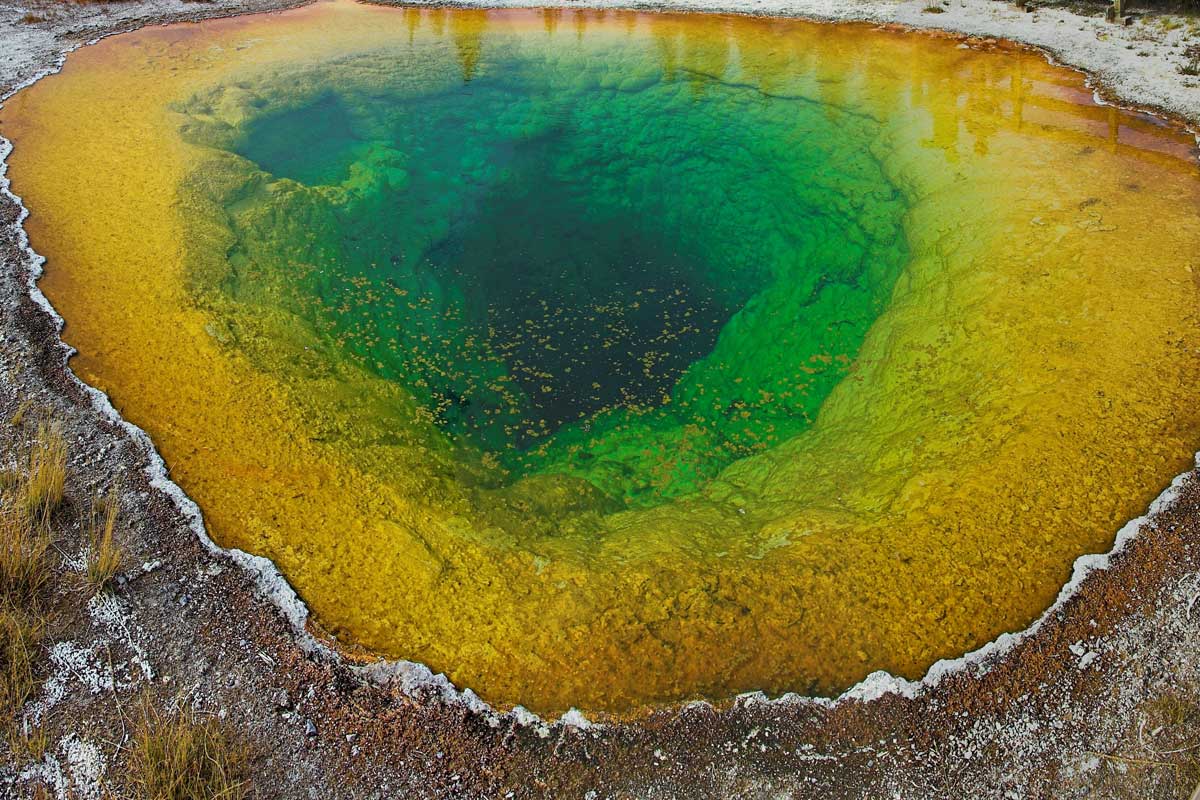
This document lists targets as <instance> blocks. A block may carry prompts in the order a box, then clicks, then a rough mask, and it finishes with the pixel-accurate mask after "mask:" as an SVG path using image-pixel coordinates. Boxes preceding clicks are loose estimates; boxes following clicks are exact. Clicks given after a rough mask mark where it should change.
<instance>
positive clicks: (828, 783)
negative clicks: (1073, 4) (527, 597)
mask: <svg viewBox="0 0 1200 800" xmlns="http://www.w3.org/2000/svg"><path fill="white" fill-rule="evenodd" d="M283 5H285V3H274V2H272V0H251V1H250V2H246V1H245V0H240V1H239V0H217V1H216V2H212V3H203V4H197V3H183V2H176V1H175V0H151V1H150V2H137V1H136V0H135V1H132V2H124V3H114V4H105V5H95V4H87V5H60V4H50V3H32V4H29V5H23V6H20V7H18V6H12V5H6V4H4V3H3V2H0V97H3V96H4V95H6V94H7V93H8V92H9V91H11V90H12V89H13V88H15V87H16V86H18V85H20V84H22V83H24V82H26V81H28V80H30V79H31V78H33V77H34V76H35V75H37V74H38V73H39V72H40V71H42V70H45V69H47V68H51V67H53V66H54V65H55V64H56V62H57V60H58V59H59V58H60V57H61V55H62V54H63V52H64V51H66V50H67V49H68V48H70V47H73V46H75V45H77V44H79V43H81V42H83V41H85V40H87V39H90V38H94V37H96V36H99V35H102V34H106V33H110V32H116V31H120V30H127V29H129V28H132V27H136V26H139V25H144V24H153V23H156V22H163V21H173V20H182V19H191V18H197V17H204V16H213V15H220V14H229V13H242V12H246V11H259V10H266V9H270V8H273V7H277V6H283ZM925 5H926V4H925V3H923V2H920V0H918V2H902V3H895V4H881V3H870V4H868V3H844V4H839V5H838V6H837V8H836V10H837V11H839V13H838V14H830V13H825V12H826V11H828V9H824V10H823V9H822V8H819V7H817V6H815V5H813V6H811V7H803V6H802V4H801V5H797V4H793V6H794V7H793V6H788V7H782V6H772V7H765V6H762V7H756V8H749V7H747V8H742V9H740V10H743V11H754V12H757V13H763V12H768V11H770V12H774V13H795V14H797V15H800V14H802V13H805V12H806V11H807V12H808V13H811V14H813V15H816V16H822V17H829V16H853V15H855V14H859V13H860V12H861V16H870V15H871V14H873V15H874V16H873V17H872V18H876V19H880V20H882V21H891V22H897V21H898V22H905V21H908V22H910V24H917V23H920V24H926V21H927V20H929V21H928V24H929V25H930V26H935V25H936V26H943V27H949V28H952V29H956V30H964V29H966V30H972V29H973V28H971V27H970V26H971V25H974V26H975V28H974V29H977V30H978V32H979V33H981V34H983V35H986V36H997V35H1012V36H1013V37H1015V38H1022V34H1021V31H1022V30H1026V29H1029V28H1033V29H1034V33H1033V34H1029V33H1028V31H1026V34H1025V36H1024V38H1025V40H1026V41H1033V42H1034V43H1035V44H1040V45H1042V46H1044V47H1047V48H1048V49H1051V50H1054V51H1055V52H1056V53H1058V56H1059V57H1060V58H1068V57H1069V56H1070V53H1071V51H1072V49H1073V48H1076V45H1075V44H1072V42H1075V41H1076V37H1075V34H1074V33H1072V34H1071V35H1070V36H1065V37H1064V36H1061V35H1057V34H1056V35H1055V36H1057V38H1055V36H1051V35H1050V34H1047V35H1046V36H1044V37H1043V40H1038V39H1037V36H1038V35H1040V34H1037V31H1036V25H1035V24H1034V23H1033V22H1030V19H1031V18H1032V16H1033V15H1032V14H1030V13H1026V12H1024V11H1023V10H1022V9H1017V8H1014V7H1011V6H1007V5H1002V4H999V3H992V2H988V0H967V2H965V3H960V2H959V1H958V0H954V8H953V9H952V10H951V11H950V12H949V13H947V14H937V15H932V14H926V13H924V12H923V11H922V10H921V9H922V8H923V6H925ZM831 8H832V6H831ZM847 9H849V10H850V11H853V12H854V13H853V14H852V13H849V12H847V13H840V12H842V11H846V10H847ZM1036 14H1037V15H1041V19H1042V21H1044V22H1048V24H1049V26H1050V30H1055V29H1057V28H1061V27H1062V26H1063V25H1068V26H1069V27H1070V29H1071V31H1076V30H1077V29H1078V30H1083V31H1085V33H1086V32H1087V31H1091V33H1090V34H1088V35H1090V36H1091V39H1090V42H1091V43H1092V44H1091V46H1090V47H1083V45H1082V44H1080V45H1078V48H1076V49H1080V51H1081V52H1082V55H1080V54H1079V53H1077V55H1078V56H1079V57H1078V58H1076V59H1074V60H1073V61H1072V63H1076V64H1078V65H1079V66H1084V67H1087V66H1089V60H1091V61H1096V60H1101V61H1104V60H1105V58H1106V56H1105V53H1111V54H1116V53H1117V51H1118V50H1121V51H1128V48H1127V47H1126V45H1127V44H1128V43H1129V42H1141V44H1138V45H1136V46H1137V47H1139V48H1142V50H1143V51H1144V52H1146V55H1144V56H1141V55H1135V56H1129V58H1133V59H1136V60H1135V61H1130V62H1128V63H1130V64H1134V65H1135V66H1136V65H1137V64H1143V63H1144V65H1145V66H1144V69H1143V70H1142V71H1141V72H1139V73H1137V74H1136V75H1132V76H1130V75H1126V76H1125V77H1123V78H1122V77H1120V76H1118V77H1117V78H1114V79H1113V80H1111V81H1109V80H1108V79H1107V78H1106V76H1104V75H1103V74H1102V75H1100V78H1101V80H1102V81H1104V83H1105V86H1107V89H1108V91H1110V92H1111V93H1112V95H1113V96H1118V97H1120V98H1121V99H1123V100H1124V101H1126V102H1131V103H1138V104H1144V105H1148V106H1154V107H1157V108H1162V109H1166V110H1169V111H1172V112H1174V113H1176V114H1179V115H1181V116H1184V117H1186V118H1188V119H1191V120H1197V119H1200V93H1198V91H1197V89H1196V86H1195V81H1194V79H1189V78H1188V77H1187V76H1182V75H1180V74H1179V72H1178V66H1179V63H1178V59H1179V52H1180V48H1181V46H1182V45H1181V44H1180V43H1179V42H1180V41H1182V42H1185V43H1186V42H1187V41H1188V40H1187V38H1186V34H1180V33H1178V32H1179V30H1181V29H1182V30H1187V28H1186V27H1183V28H1179V27H1169V26H1164V25H1162V24H1161V23H1159V22H1154V21H1151V22H1150V23H1142V24H1141V27H1142V28H1144V29H1145V30H1143V31H1141V32H1140V33H1139V32H1138V31H1137V30H1136V28H1137V26H1131V28H1134V31H1133V32H1130V28H1124V27H1121V26H1111V25H1108V26H1107V27H1103V28H1102V27H1100V26H1102V25H1105V23H1102V22H1101V21H1098V20H1096V19H1093V18H1092V17H1087V16H1077V15H1074V13H1073V12H1070V11H1066V10H1056V9H1048V10H1044V11H1039V12H1036ZM906 15H907V16H911V17H913V19H914V20H916V22H915V23H913V22H912V21H911V20H907V19H906ZM1061 15H1066V16H1062V17H1061V18H1062V19H1065V20H1067V22H1055V20H1057V19H1059V18H1060V16H1061ZM934 16H936V17H938V18H939V19H937V20H934V19H933V17H934ZM942 17H947V18H948V19H946V20H942V19H940V18H942ZM1010 17H1011V18H1013V20H1014V21H1013V22H1012V25H1011V27H1012V30H1013V31H1014V32H1013V33H1011V34H1005V33H1004V30H1005V28H1004V25H1005V24H1008V23H1004V22H1003V20H1004V19H1007V18H1010ZM972 20H974V21H972ZM989 20H990V21H989ZM996 20H1000V22H996ZM1152 26H1154V27H1152ZM1164 28H1166V29H1164ZM1096 31H1100V32H1101V33H1104V34H1105V36H1106V38H1105V39H1100V38H1098V37H1097V34H1096ZM1135 34H1136V36H1140V37H1143V38H1140V39H1139V38H1133V39H1129V40H1128V42H1127V41H1126V40H1125V39H1122V38H1121V37H1133V36H1135ZM1181 37H1183V38H1181ZM1064 41H1066V44H1063V42H1064ZM1086 41H1087V39H1086V36H1085V37H1084V38H1083V39H1079V42H1086ZM1106 48H1107V49H1106ZM1121 57H1122V58H1125V56H1121ZM1113 59H1117V55H1112V59H1110V60H1108V61H1105V63H1111V64H1117V65H1120V64H1125V63H1126V62H1125V61H1117V60H1113ZM1122 74H1124V73H1122ZM1172 76H1173V77H1172ZM1189 80H1190V81H1191V85H1189V83H1188V82H1189ZM1151 83H1153V84H1155V85H1154V87H1153V89H1152V90H1149V89H1144V87H1143V84H1151ZM1160 84H1161V85H1160ZM1139 87H1143V88H1139ZM0 119H2V114H0ZM0 130H2V128H0ZM20 216H21V209H20V206H19V205H18V204H17V203H16V202H15V201H14V200H13V199H12V198H11V197H10V196H8V195H6V194H2V193H0V375H2V376H3V377H2V379H0V461H3V462H5V463H4V464H3V466H13V465H15V464H16V463H17V460H18V456H19V454H20V453H22V452H23V449H24V448H25V447H26V446H27V443H28V440H29V439H30V437H31V436H32V435H33V430H34V429H35V427H36V424H37V421H38V420H40V419H52V420H54V421H55V422H56V423H57V424H59V425H61V426H62V428H63V430H64V432H65V433H66V440H67V443H68V448H69V455H70V471H69V479H68V486H67V502H66V504H65V507H64V508H63V509H62V510H61V511H60V513H59V518H58V520H57V528H58V530H59V531H60V536H59V540H58V541H56V542H55V548H56V551H57V552H58V554H59V555H58V557H57V560H58V561H60V562H61V567H60V573H61V575H60V580H59V581H58V582H57V588H56V591H55V593H54V598H53V611H54V614H53V615H52V621H51V624H50V630H49V635H48V636H47V638H46V641H45V643H44V652H41V653H40V654H39V659H40V661H39V663H40V668H41V670H42V672H41V674H42V677H44V678H45V682H44V684H43V686H42V688H41V690H40V692H39V694H38V695H37V696H36V698H35V699H34V701H33V702H32V703H31V704H30V705H29V706H28V707H27V708H26V712H25V715H26V718H27V720H28V721H29V722H30V723H31V724H36V725H40V726H41V727H42V728H43V729H44V730H45V732H46V734H47V737H48V738H47V748H46V750H45V752H44V753H43V754H38V755H39V757H38V758H36V759H34V758H31V757H30V756H29V754H27V753H22V752H18V751H16V750H13V749H11V746H10V745H9V744H3V743H0V797H14V798H17V797H32V796H34V793H35V792H36V791H37V790H38V787H39V786H43V787H47V788H48V789H49V791H50V795H51V796H56V797H59V798H64V799H65V798H81V799H82V798H96V799H97V800H98V798H101V797H108V796H111V797H126V796H129V789H130V787H129V784H128V780H127V777H126V775H127V773H126V769H125V767H126V762H127V760H128V752H129V738H130V732H131V727H132V721H131V714H132V713H133V712H132V709H133V708H134V707H135V706H136V704H137V703H138V702H139V701H140V700H141V698H143V697H145V698H149V700H150V701H151V702H153V703H155V704H157V705H159V706H168V705H171V704H178V705H187V706H190V707H194V708H195V709H197V710H198V711H199V712H200V713H204V714H213V715H216V716H217V717H219V718H221V719H223V720H225V721H226V722H227V724H228V725H229V727H230V728H231V729H232V730H234V731H236V732H238V734H239V735H240V736H241V738H242V739H244V740H245V741H246V743H247V744H248V746H249V748H250V752H251V758H252V769H253V786H254V791H255V796H259V797H264V798H268V797H269V798H274V797H279V798H383V797H411V798H524V797H538V798H541V797H546V798H580V799H581V800H584V799H585V798H586V799H587V800H600V798H675V797H680V798H683V797H686V798H731V797H745V798H759V797H761V798H780V797H784V798H786V797H796V798H883V797H895V798H942V797H945V798H964V797H998V798H999V797H1003V798H1043V797H1044V798H1050V797H1053V798H1076V797H1078V798H1083V797H1113V798H1118V797H1130V798H1177V797H1182V798H1187V797H1189V796H1191V795H1192V792H1193V789H1194V788H1195V787H1196V785H1197V782H1198V781H1200V607H1196V606H1197V601H1198V600H1200V473H1191V474H1189V475H1187V476H1182V477H1181V478H1180V479H1179V480H1178V481H1177V482H1176V487H1175V489H1174V490H1173V491H1171V492H1169V493H1168V495H1165V496H1164V497H1163V498H1162V499H1161V500H1160V502H1159V503H1158V504H1156V507H1155V509H1153V511H1152V514H1151V515H1150V517H1149V519H1148V520H1147V521H1144V522H1143V523H1141V524H1135V525H1132V526H1131V527H1130V528H1128V529H1127V531H1126V536H1124V537H1123V538H1122V544H1123V547H1121V548H1120V550H1119V552H1116V553H1115V554H1114V555H1113V556H1112V558H1111V559H1109V560H1108V561H1110V562H1111V563H1109V564H1108V568H1107V569H1098V570H1095V571H1091V572H1090V573H1089V574H1087V575H1086V576H1084V575H1083V574H1082V572H1081V573H1080V574H1079V576H1078V577H1079V582H1078V585H1077V587H1075V589H1074V591H1073V592H1070V593H1067V594H1065V595H1064V597H1063V598H1062V599H1061V600H1060V602H1059V604H1058V605H1056V606H1055V608H1053V609H1052V610H1051V611H1050V612H1048V614H1047V615H1046V617H1044V618H1043V620H1042V623H1041V625H1040V627H1038V629H1037V630H1036V632H1034V633H1032V634H1031V635H1027V636H1024V637H1021V638H1018V639H1014V640H1011V641H1008V642H1004V643H1001V644H1002V646H996V647H993V648H991V649H990V650H988V651H987V652H986V653H983V654H982V655H980V656H978V657H977V658H975V659H974V660H973V661H971V662H970V663H968V664H966V665H960V666H958V667H956V668H952V669H948V670H942V671H940V672H939V676H938V677H936V678H930V679H927V680H926V681H925V683H924V684H922V685H916V684H906V683H904V682H899V681H895V680H891V679H888V678H886V677H880V678H876V679H874V680H871V681H869V682H868V683H867V684H865V685H863V686H860V687H858V688H857V689H856V690H854V691H853V692H852V693H851V694H850V695H848V696H847V697H846V698H844V699H842V700H841V701H840V702H838V703H836V704H831V703H827V702H818V701H811V700H803V699H800V698H783V699H781V700H776V701H773V702H772V701H768V700H767V699H766V698H763V697H761V696H753V695H750V696H743V697H741V698H738V699H736V700H734V701H730V702H727V703H724V704H721V705H719V706H716V707H714V706H711V705H708V704H703V703H698V704H693V705H690V706H686V707H683V708H678V709H670V710H664V711H661V712H658V713H657V714H655V715H653V716H651V717H649V718H647V719H644V720H640V721H638V722H634V723H627V724H611V725H605V726H599V727H597V726H592V727H587V726H583V727H581V726H578V725H570V724H566V723H561V722H560V723H556V724H546V723H543V722H541V721H539V720H535V719H532V720H531V719H528V718H525V717H522V716H519V715H512V714H509V715H497V714H489V713H482V712H479V711H473V710H471V709H470V708H469V707H468V706H467V705H466V704H464V703H463V702H461V700H459V699H456V697H455V696H453V695H452V694H449V693H446V692H445V691H443V690H442V689H441V688H439V687H438V686H437V685H433V684H422V683H419V682H418V683H416V684H414V683H412V682H411V681H410V682H407V683H406V682H402V681H392V682H391V683H388V682H386V681H378V680H376V681H372V680H368V678H367V676H366V675H365V674H364V673H363V672H361V671H359V670H358V669H357V668H355V667H352V666H350V665H348V664H346V663H343V662H341V661H340V660H339V659H338V658H336V657H335V656H332V655H331V654H330V653H329V652H328V651H325V650H323V649H321V648H312V647H302V646H301V645H300V644H298V641H297V637H296V633H295V631H294V630H293V625H292V623H293V620H292V619H289V617H288V616H287V615H285V614H284V613H282V612H281V611H280V609H279V608H278V607H277V606H276V605H275V604H273V603H272V602H271V600H270V599H269V598H268V597H266V596H265V595H264V593H263V589H262V587H263V585H264V584H263V582H262V581H261V580H260V579H259V576H257V575H256V574H255V573H254V571H253V570H247V569H246V568H245V567H244V566H243V564H244V563H246V559H244V558H243V559H240V560H239V561H236V562H235V560H234V558H232V557H231V556H230V555H229V554H225V553H221V552H219V551H215V550H214V549H212V548H210V547H208V546H206V544H205V543H204V542H203V541H202V539H201V538H200V537H199V536H197V533H196V531H195V530H194V529H193V527H192V525H191V521H190V519H189V518H188V517H187V516H186V514H185V513H183V511H181V509H180V507H179V506H178V504H177V503H176V502H175V501H174V500H173V498H172V497H171V496H170V495H169V494H168V493H167V492H165V491H164V490H163V488H162V486H161V485H160V482H158V481H154V480H152V473H151V472H148V470H147V467H148V466H151V465H152V464H153V463H154V461H155V459H156V456H154V455H153V454H152V452H151V451H149V450H148V449H147V445H146V443H145V441H144V440H143V439H142V438H141V437H139V436H137V435H135V434H134V433H132V432H131V431H130V430H129V429H128V428H127V427H125V426H124V425H122V424H121V423H119V422H118V421H116V420H115V419H113V418H111V416H110V415H108V414H106V413H105V412H104V409H103V403H102V402H101V401H99V400H98V398H97V397H96V396H95V395H93V394H92V393H90V392H89V391H88V390H87V389H86V388H85V387H82V386H81V385H80V384H79V383H78V382H77V381H76V380H75V378H74V377H73V376H72V375H71V374H70V372H69V371H68V369H67V367H66V364H65V361H66V355H67V353H66V351H65V350H64V348H63V346H62V345H61V344H60V342H59V339H58V325H57V322H56V320H55V319H54V318H53V317H52V316H50V315H49V314H48V313H47V311H46V310H45V309H44V308H43V307H42V306H41V305H39V303H38V302H37V301H36V300H35V299H34V298H33V297H31V294H30V288H29V286H30V284H29V281H30V280H31V277H32V275H33V274H34V272H35V271H36V269H37V265H36V264H35V263H34V262H33V261H32V259H31V258H30V256H29V254H28V252H27V251H26V250H25V249H24V246H23V245H24V239H23V235H22V234H21V231H20V227H19V222H20ZM1198 249H1200V247H1198ZM114 485H117V486H119V487H120V508H121V511H120V515H119V520H120V527H119V530H118V539H119V541H120V543H121V545H122V546H123V548H124V549H125V551H126V553H127V556H126V559H125V563H124V567H123V571H122V574H121V575H120V576H119V577H118V580H117V582H116V585H115V587H114V589H113V590H112V591H110V592H105V593H102V594H100V595H97V596H96V597H95V598H93V599H90V600H89V599H85V597H84V596H83V595H82V594H81V593H80V592H79V591H78V589H77V588H76V587H77V583H76V582H75V581H73V580H72V578H71V575H72V573H73V571H75V570H77V569H78V562H79V553H80V551H81V548H82V546H83V545H82V537H83V522H84V520H83V517H84V516H85V514H86V510H87V508H88V506H89V503H90V502H91V500H92V499H93V498H95V497H96V496H97V495H98V494H100V493H104V492H107V491H108V490H109V489H110V487H112V486H114ZM1134 534H1136V535H1134ZM1091 563H1093V564H1094V565H1095V566H1104V565H1105V563H1106V562H1105V560H1094V561H1093V562H1091ZM1064 578H1066V575H1065V574H1064Z"/></svg>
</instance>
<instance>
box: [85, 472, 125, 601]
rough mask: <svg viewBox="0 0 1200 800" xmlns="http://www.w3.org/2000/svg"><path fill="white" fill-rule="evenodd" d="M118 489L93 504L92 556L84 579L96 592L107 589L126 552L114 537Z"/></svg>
mask: <svg viewBox="0 0 1200 800" xmlns="http://www.w3.org/2000/svg"><path fill="white" fill-rule="evenodd" d="M117 511H118V506H117V499H116V491H114V492H113V494H112V495H110V496H109V497H108V498H106V499H104V500H101V501H97V503H96V504H95V505H94V506H93V510H92V517H91V520H90V522H89V524H88V558H87V568H86V570H85V572H84V579H85V580H86V582H87V586H88V589H89V590H90V591H91V593H92V594H95V593H96V592H99V591H100V590H102V589H105V588H107V587H108V586H109V585H110V584H111V583H112V581H113V578H115V577H116V575H117V572H119V571H120V569H121V564H122V563H123V562H124V560H125V555H124V552H123V551H122V550H121V548H120V546H119V545H118V544H117V543H116V540H115V539H114V538H113V532H114V530H115V529H116V525H117Z"/></svg>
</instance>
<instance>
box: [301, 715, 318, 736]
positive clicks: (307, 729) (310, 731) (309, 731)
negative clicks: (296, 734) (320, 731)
mask: <svg viewBox="0 0 1200 800" xmlns="http://www.w3.org/2000/svg"><path fill="white" fill-rule="evenodd" d="M304 735H305V736H307V737H308V738H310V739H311V738H313V737H314V736H316V735H317V726H316V725H315V724H313V721H312V720H311V719H306V720H304Z"/></svg>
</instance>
